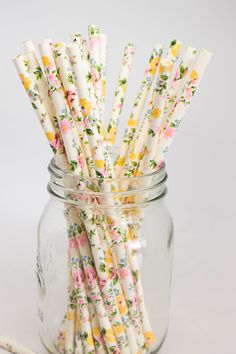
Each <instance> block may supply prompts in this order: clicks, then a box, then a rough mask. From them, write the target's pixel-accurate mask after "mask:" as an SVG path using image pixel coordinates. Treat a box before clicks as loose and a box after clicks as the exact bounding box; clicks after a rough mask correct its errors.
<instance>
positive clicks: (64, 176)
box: [48, 159, 167, 208]
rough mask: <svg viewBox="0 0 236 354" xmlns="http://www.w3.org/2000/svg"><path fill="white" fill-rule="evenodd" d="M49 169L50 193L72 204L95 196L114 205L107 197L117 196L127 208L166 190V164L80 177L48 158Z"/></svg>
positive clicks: (110, 205) (159, 195)
mask: <svg viewBox="0 0 236 354" xmlns="http://www.w3.org/2000/svg"><path fill="white" fill-rule="evenodd" d="M48 170H49V173H50V182H49V183H48V191H49V193H50V194H51V195H52V196H54V197H56V198H57V199H60V200H61V201H63V202H67V203H71V204H78V203H79V204H80V205H83V204H84V203H83V202H82V199H85V200H89V198H92V199H94V198H98V199H99V200H100V202H101V200H102V201H105V204H104V203H102V205H101V204H99V205H100V206H103V207H104V206H106V207H109V208H114V207H115V208H117V206H118V204H116V203H115V205H114V203H113V202H112V203H110V202H107V200H108V201H110V200H119V201H122V208H124V207H129V208H130V207H132V206H133V205H134V204H136V205H137V204H139V205H141V204H143V203H144V204H145V203H146V202H150V201H154V200H157V199H160V198H162V197H164V196H165V195H166V193H167V188H166V180H167V173H166V170H165V164H163V165H162V166H161V167H160V169H159V170H157V171H154V172H152V173H150V174H146V175H143V176H135V177H125V178H123V177H122V178H114V179H113V178H106V179H105V178H104V179H102V178H87V177H81V176H79V175H76V174H75V173H73V172H67V171H65V170H62V169H61V168H60V167H58V165H57V164H56V161H55V159H52V160H51V161H50V163H49V166H48ZM104 187H105V188H104ZM106 187H108V188H106ZM94 188H95V189H94ZM72 196H73V197H72ZM133 197H135V200H136V201H135V203H133ZM113 198H114V199H113ZM127 200H128V203H127ZM86 203H87V201H86ZM86 203H85V204H86ZM119 203H120V202H119Z"/></svg>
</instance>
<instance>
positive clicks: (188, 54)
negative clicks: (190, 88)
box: [161, 47, 197, 130]
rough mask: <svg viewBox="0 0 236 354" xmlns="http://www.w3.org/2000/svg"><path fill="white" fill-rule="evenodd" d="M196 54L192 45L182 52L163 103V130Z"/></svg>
mask: <svg viewBox="0 0 236 354" xmlns="http://www.w3.org/2000/svg"><path fill="white" fill-rule="evenodd" d="M196 54H197V50H196V49H195V48H193V47H188V48H187V49H186V50H185V52H184V54H183V59H182V61H181V63H180V64H179V66H178V68H177V71H176V73H175V76H174V79H173V82H172V85H171V87H170V88H169V90H168V93H167V100H166V104H165V109H164V115H163V119H162V124H161V130H163V129H164V127H165V125H166V124H167V121H168V117H169V115H170V114H171V112H172V109H173V108H174V106H175V104H176V99H177V97H178V94H179V92H180V90H181V87H182V86H183V85H184V82H185V79H186V77H187V75H188V72H189V69H190V67H191V66H192V63H193V61H194V59H195V56H196Z"/></svg>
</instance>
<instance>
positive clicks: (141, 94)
mask: <svg viewBox="0 0 236 354" xmlns="http://www.w3.org/2000/svg"><path fill="white" fill-rule="evenodd" d="M161 55H162V45H161V44H157V45H156V46H155V48H154V50H153V51H152V54H151V56H150V59H149V62H148V66H147V68H146V70H145V74H144V79H143V81H142V84H141V87H140V89H139V91H138V93H137V96H136V99H135V102H134V105H133V108H132V111H131V114H130V116H129V120H128V125H127V127H126V129H125V133H124V136H123V139H122V143H121V146H120V149H119V153H118V156H117V158H116V161H115V172H116V176H117V177H119V175H120V172H121V169H122V167H123V166H124V163H125V157H126V155H127V152H128V149H129V146H130V143H131V141H132V139H133V137H134V135H135V132H136V127H137V124H138V122H139V119H140V116H141V114H142V111H143V107H144V104H145V101H146V98H147V95H148V93H149V90H150V87H151V85H152V82H153V79H154V76H155V73H156V68H157V65H158V63H159V61H160V57H161Z"/></svg>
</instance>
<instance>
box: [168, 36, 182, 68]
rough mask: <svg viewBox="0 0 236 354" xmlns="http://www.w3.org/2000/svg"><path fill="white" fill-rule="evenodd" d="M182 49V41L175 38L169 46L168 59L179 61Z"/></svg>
mask: <svg viewBox="0 0 236 354" xmlns="http://www.w3.org/2000/svg"><path fill="white" fill-rule="evenodd" d="M180 49H181V42H180V41H178V40H176V39H173V40H172V41H171V42H170V45H169V48H168V52H167V55H166V59H169V60H171V61H172V62H173V64H174V63H175V62H176V61H177V59H178V57H179V52H180Z"/></svg>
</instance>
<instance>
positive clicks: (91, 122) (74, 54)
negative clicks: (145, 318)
mask: <svg viewBox="0 0 236 354" xmlns="http://www.w3.org/2000/svg"><path fill="white" fill-rule="evenodd" d="M68 48H69V52H70V55H71V61H72V63H73V65H72V68H73V72H74V76H75V79H76V80H75V81H76V82H77V85H78V92H79V94H80V95H83V94H84V96H85V97H86V98H84V96H81V97H83V98H80V100H82V102H84V103H86V105H89V107H90V109H89V110H85V112H84V114H85V121H86V132H87V134H88V139H89V143H90V146H91V149H92V153H93V157H94V161H95V168H96V173H97V176H101V177H103V178H104V177H113V178H114V172H113V171H112V162H111V160H110V157H109V154H108V153H107V152H106V147H105V145H104V140H103V138H102V135H101V133H99V130H98V129H97V125H96V118H95V117H97V116H98V114H99V113H98V112H97V108H96V106H95V107H92V105H91V104H90V102H89V101H88V99H89V93H88V90H87V88H86V85H85V84H84V82H85V78H84V75H85V74H84V72H83V70H82V66H81V65H79V61H78V60H77V59H78V58H79V55H78V50H76V45H75V44H74V45H70V46H69V47H68ZM94 118H95V119H94ZM101 189H102V191H107V192H109V191H110V186H109V185H108V184H106V183H101ZM110 202H111V203H114V201H113V200H110ZM108 216H109V214H108ZM116 217H117V215H115V216H114V215H111V220H113V222H114V226H113V227H119V220H117V218H116ZM86 227H89V225H86ZM113 248H114V250H115V254H116V256H117V257H118V260H117V263H118V264H121V265H122V264H123V263H124V260H126V262H128V260H127V256H126V250H125V247H124V246H122V242H119V243H118V244H116V243H115V244H114V246H113ZM119 259H120V260H123V261H122V262H119ZM124 266H126V265H124ZM122 284H123V287H124V292H125V296H126V298H127V299H129V300H130V301H131V304H132V306H131V308H130V312H131V317H132V318H133V320H135V323H136V325H135V326H136V334H137V338H138V340H139V343H143V342H144V339H143V335H142V333H141V331H140V321H137V320H136V319H137V318H138V317H137V316H139V310H138V308H136V305H135V302H134V301H132V299H134V298H135V294H134V287H133V285H132V284H133V278H132V275H131V274H129V276H128V277H127V278H126V279H122ZM140 346H142V344H140Z"/></svg>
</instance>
